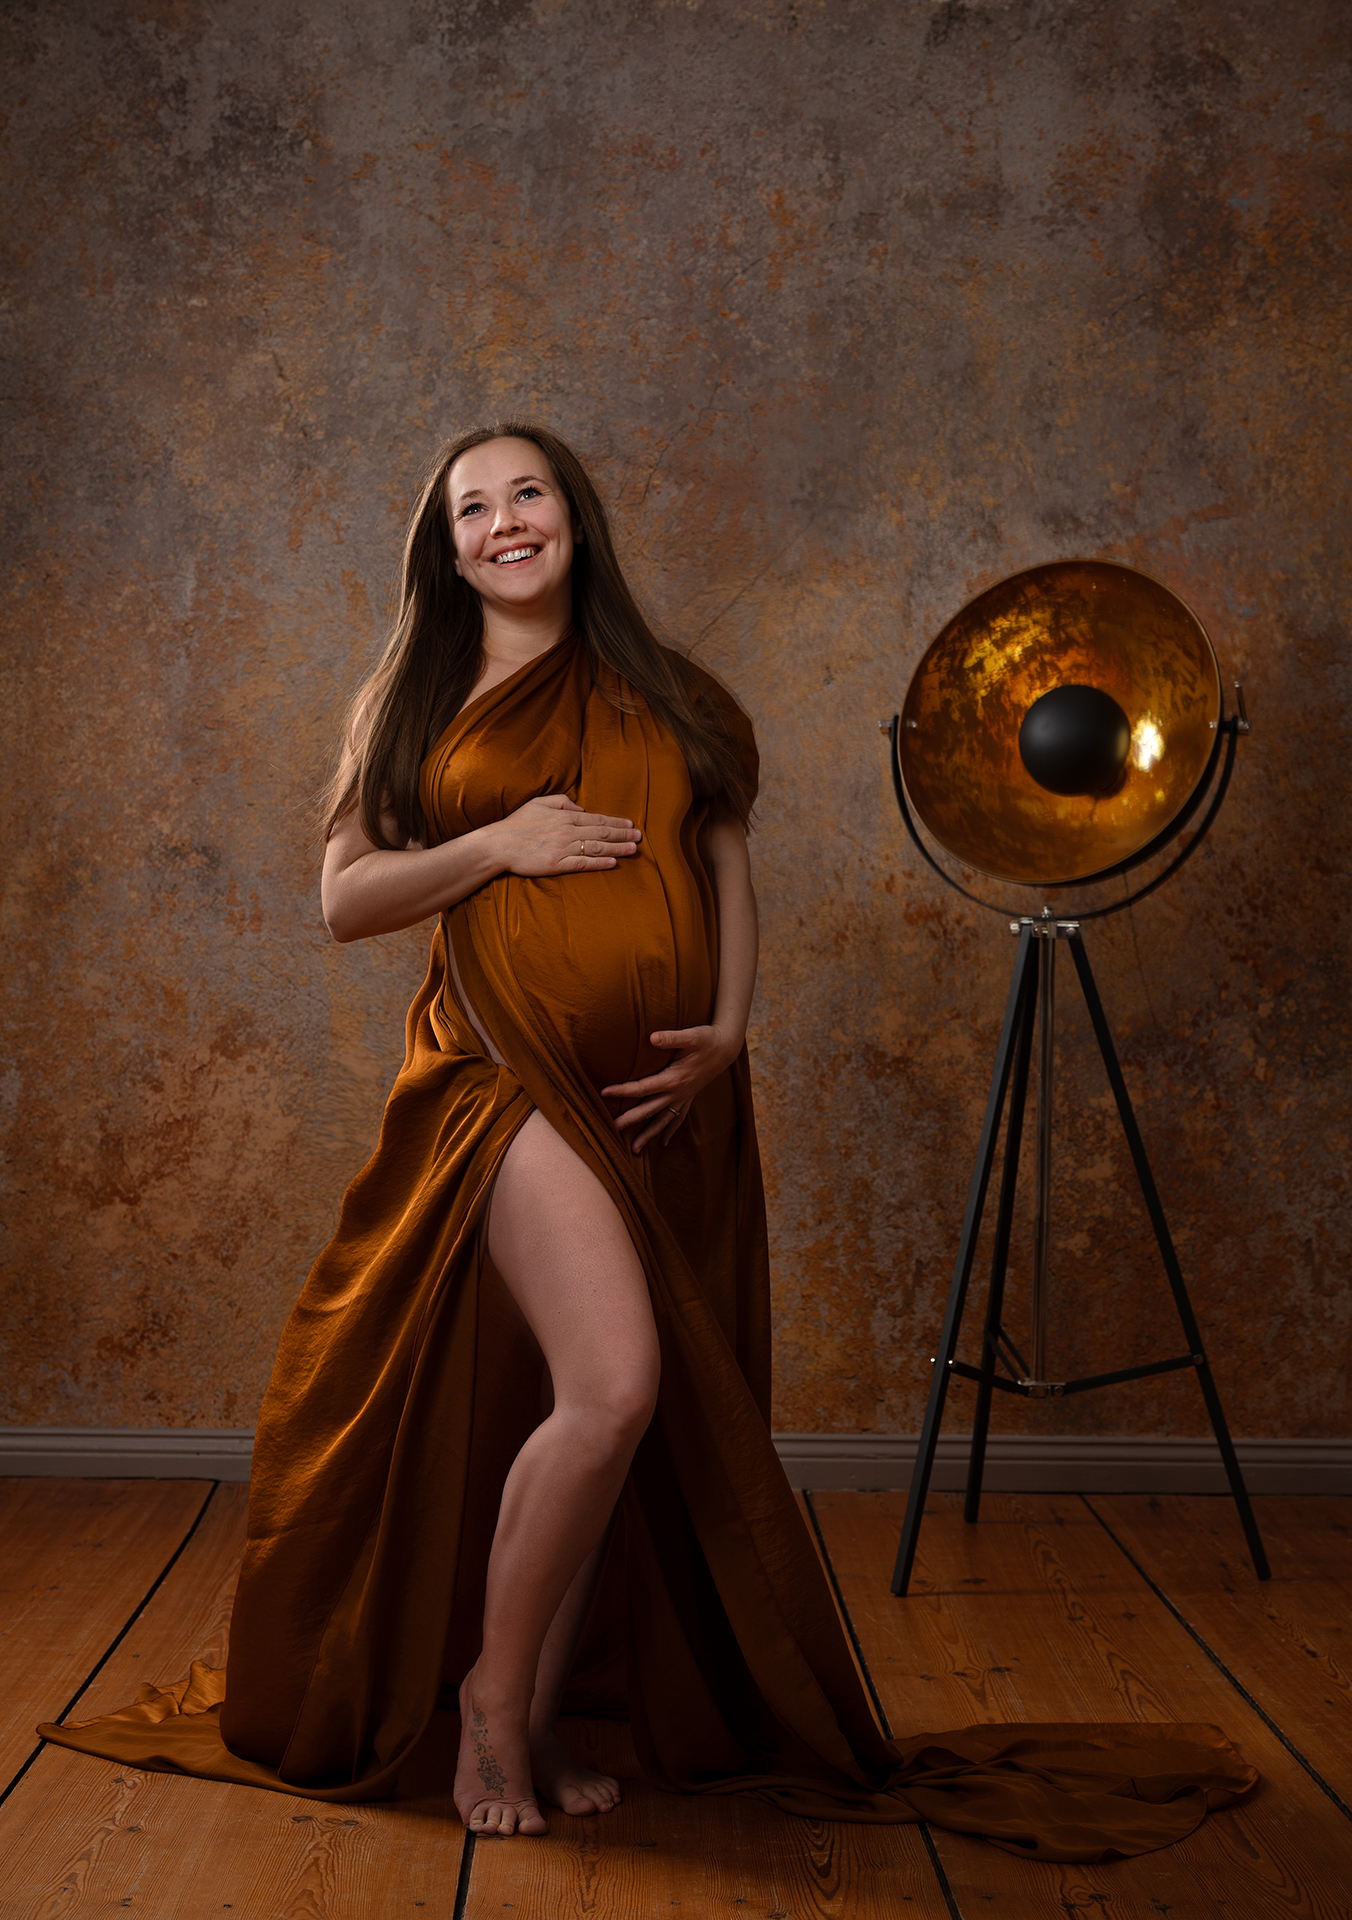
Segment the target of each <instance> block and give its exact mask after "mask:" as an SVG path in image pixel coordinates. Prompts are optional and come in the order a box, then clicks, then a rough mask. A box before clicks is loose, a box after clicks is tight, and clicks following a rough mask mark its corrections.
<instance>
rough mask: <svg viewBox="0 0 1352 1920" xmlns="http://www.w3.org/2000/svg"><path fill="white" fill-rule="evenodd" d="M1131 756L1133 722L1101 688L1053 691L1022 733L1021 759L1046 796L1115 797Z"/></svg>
mask: <svg viewBox="0 0 1352 1920" xmlns="http://www.w3.org/2000/svg"><path fill="white" fill-rule="evenodd" d="M1130 751H1131V722H1130V720H1128V718H1127V716H1126V714H1125V713H1123V711H1122V709H1121V707H1119V706H1118V704H1117V702H1116V700H1114V699H1113V697H1112V695H1111V694H1110V693H1103V692H1101V691H1100V690H1099V688H1097V687H1076V686H1070V687H1053V688H1052V691H1051V692H1050V693H1044V694H1043V696H1042V698H1041V699H1040V700H1035V701H1034V702H1033V704H1032V706H1031V707H1029V709H1028V711H1027V713H1026V714H1025V715H1024V716H1023V725H1022V726H1021V727H1020V728H1019V758H1020V759H1021V760H1022V761H1023V764H1024V766H1025V767H1027V769H1028V771H1029V773H1030V774H1031V776H1032V777H1033V779H1034V780H1036V781H1037V783H1038V785H1039V786H1040V787H1045V788H1046V789H1047V791H1048V793H1081V794H1096V795H1099V796H1100V797H1101V796H1102V795H1104V794H1108V793H1112V792H1113V791H1114V790H1115V789H1116V788H1117V787H1118V786H1119V785H1120V784H1121V780H1122V770H1123V768H1124V767H1125V766H1126V764H1127V755H1128V753H1129V752H1130Z"/></svg>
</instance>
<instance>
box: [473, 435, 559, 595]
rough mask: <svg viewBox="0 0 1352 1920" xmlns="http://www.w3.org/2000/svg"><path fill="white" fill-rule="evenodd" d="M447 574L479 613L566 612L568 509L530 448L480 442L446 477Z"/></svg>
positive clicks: (531, 445) (538, 455)
mask: <svg viewBox="0 0 1352 1920" xmlns="http://www.w3.org/2000/svg"><path fill="white" fill-rule="evenodd" d="M446 511H447V513H448V514H449V516H450V522H451V533H452V536H453V538H454V540H455V570H456V572H457V573H458V574H459V575H460V577H461V579H462V580H463V581H465V583H466V584H467V585H468V586H471V587H473V589H474V591H475V592H476V593H477V594H479V595H480V597H481V598H482V599H483V600H484V602H485V603H486V605H487V606H489V607H496V608H501V609H502V610H503V611H504V612H509V611H510V612H516V613H535V612H537V611H538V612H540V613H542V614H543V613H546V612H553V611H554V610H555V609H556V607H558V606H559V605H562V609H563V612H564V615H565V617H566V615H567V612H568V610H569V606H570V605H571V587H570V579H571V575H572V570H573V544H574V532H573V525H572V518H571V515H570V513H569V511H568V501H567V499H566V498H565V496H564V493H563V489H562V488H561V487H560V485H559V483H558V481H557V480H556V479H555V478H554V474H553V470H552V469H551V467H550V465H549V462H548V461H547V460H546V459H545V456H544V454H543V453H542V452H541V450H540V448H539V447H537V446H536V444H535V442H534V441H533V440H485V441H484V442H483V444H482V445H481V446H477V447H471V448H470V449H469V452H468V453H462V454H461V456H460V458H459V459H458V460H457V461H456V462H455V465H454V466H453V467H452V468H451V470H450V472H449V473H448V474H447V476H446Z"/></svg>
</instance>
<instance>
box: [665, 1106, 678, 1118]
mask: <svg viewBox="0 0 1352 1920" xmlns="http://www.w3.org/2000/svg"><path fill="white" fill-rule="evenodd" d="M667 1112H668V1113H674V1114H675V1115H676V1118H677V1119H678V1120H679V1119H680V1117H681V1109H680V1108H679V1107H668V1108H667Z"/></svg>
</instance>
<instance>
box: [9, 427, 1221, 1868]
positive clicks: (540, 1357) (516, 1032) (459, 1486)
mask: <svg viewBox="0 0 1352 1920" xmlns="http://www.w3.org/2000/svg"><path fill="white" fill-rule="evenodd" d="M756 778H757V763H756V752H755V746H754V742H753V739H752V734H751V728H750V725H749V722H748V721H747V719H746V716H745V715H744V714H743V713H742V712H741V710H740V708H738V707H737V705H736V704H735V702H734V701H733V700H732V699H731V698H730V697H729V695H728V694H726V693H725V692H724V691H723V689H722V688H721V687H720V686H719V685H718V684H717V683H716V682H715V681H714V680H713V679H712V678H710V677H709V676H708V675H707V674H705V673H703V672H701V671H700V670H699V669H698V668H696V667H695V666H693V665H692V664H691V663H689V662H687V661H685V660H683V659H682V658H681V657H680V656H678V655H676V654H674V653H671V652H669V651H667V650H665V649H664V648H662V647H660V646H659V645H658V644H657V642H656V641H655V640H654V639H653V637H652V635H651V634H650V632H649V630H648V628H647V626H646V625H645V623H644V621H643V618H642V616H641V614H640V612H639V610H638V608H637V606H636V604H635V602H634V600H633V598H632V596H631V594H630V593H629V590H628V588H627V587H626V585H625V582H624V578H623V575H622V573H621V571H620V568H619V565H618V562H617V560H616V558H615V554H614V550H613V547H612V544H611V539H610V533H609V529H608V526H607V522H606V517H605V513H604V510H603V509H602V506H601V503H600V501H599V499H598V497H597V495H596V492H595V490H594V488H593V486H592V485H591V482H590V481H589V479H588V477H587V475H586V473H585V471H584V470H583V468H582V466H581V465H580V463H579V462H578V460H577V458H576V456H575V455H574V454H572V453H571V452H570V450H569V449H568V448H567V447H566V446H565V445H564V444H563V443H562V442H561V441H560V440H559V439H558V438H557V436H555V435H554V434H552V433H549V432H546V431H544V430H542V429H539V428H536V427H531V426H519V425H507V426H503V427H501V428H498V429H496V430H495V431H492V432H489V431H482V432H475V433H471V434H467V435H465V436H464V437H463V438H462V439H460V440H458V441H456V442H455V443H454V444H453V445H452V446H450V447H449V448H448V449H447V450H446V451H445V453H444V455H443V457H442V458H441V459H440V461H439V462H438V464H437V467H436V469H435V472H434V474H433V476H432V478H431V480H430V482H429V484H428V486H427V487H426V489H425V490H424V493H423V496H422V499H421V502H420V504H419V507H418V509H417V511H416V514H415V517H414V522H413V526H412V530H411V533H410V536H409V541H408V546H407V551H406V555H405V568H404V590H403V601H402V610H401V616H400V619H399V622H398V625H397V627H396V630H395V633H394V636H393V638H392V640H391V642H390V645H389V648H388V649H387V652H386V656H385V659H384V661H383V662H382V664H381V666H380V668H379V669H378V671H377V672H376V674H375V676H374V677H373V679H372V680H371V682H370V683H369V685H368V686H367V688H366V689H365V691H364V693H363V694H362V696H361V697H360V699H359V700H358V703H357V706H356V710H355V715H354V719H353V722H352V725H351V728H350V730H349V734H348V737H347V749H346V755H345V758H344V760H343V763H342V766H341V768H340V769H339V772H338V774H337V777H336V782H335V788H334V791H333V794H332V795H331V811H330V818H329V823H328V828H329V830H328V838H327V852H326V858H325V864H324V880H323V901H324V912H325V917H326V919H327V921H328V924H329V927H330V928H331V930H332V931H333V933H334V934H335V936H336V937H337V938H338V939H340V940H355V939H363V938H367V937H369V936H371V935H376V934H382V933H389V932H393V931H394V930H396V929H398V928H401V927H408V926H412V925H414V924H416V923H418V922H420V921H422V920H425V919H427V918H429V917H431V916H434V915H435V916H437V918H438V927H437V932H436V934H435V937H434V939H433V943H432V955H431V964H430V967H429V970H428V974H427V978H426V980H425V982H424V984H423V987H422V990H421V992H420V993H419V994H418V996H417V998H416V999H415V1000H414V1003H413V1005H412V1007H411V1008H410V1010H409V1015H408V1027H407V1055H406V1058H405V1062H404V1066H403V1069H402V1071H401V1072H400V1074H399V1077H398V1079H397V1081H396V1083H395V1086H394V1090H393V1092H392V1094H391V1096H390V1101H389V1105H388V1107H387V1109H386V1113H385V1119H384V1124H383V1127H382V1129H381V1136H380V1143H379V1146H378V1148H377V1151H376V1154H375V1157H374V1159H373V1160H372V1161H371V1163H370V1164H369V1166H367V1168H366V1169H365V1170H364V1172H363V1173H362V1174H361V1175H360V1176H359V1177H358V1178H357V1180H356V1181H355V1182H354V1183H353V1185H352V1187H351V1189H350V1190H349V1192H348V1194H347V1197H346V1200H345V1202H344V1205H343V1212H342V1218H341V1222H340V1224H339V1228H338V1232H337V1235H336V1236H335V1238H334V1240H333V1242H332V1243H331V1245H330V1246H329V1247H328V1248H327V1250H326V1251H325V1252H324V1253H323V1254H322V1255H321V1257H320V1259H319V1261H318V1262H317V1264H316V1266H315V1269H314V1271H313V1273H312V1274H311V1276H310V1279H309V1281H308V1282H307V1284H306V1286H305V1289H304V1291H303V1292H302V1294H301V1297H300V1300H299V1302H298V1303H297V1306H296V1308H295V1311H294V1313H293V1314H292V1316H291V1319H290V1321H289V1323H288V1325H287V1327H286V1330H285V1332H284V1334H283V1337H282V1342H281V1348H280V1351H279V1354H278V1357H277V1363H276V1367H275V1369H274V1372H273V1376H272V1382H271V1385H270V1387H269V1389H268V1393H267V1396H266V1399H265V1401H264V1405H263V1410H262V1415H261V1419H260V1424H259V1429H258V1438H257V1444H256V1450H255V1458H254V1470H253V1481H252V1487H251V1493H250V1509H249V1537H248V1545H247V1549H246V1553H245V1558H244V1563H243V1568H242V1571H241V1575H240V1582H239V1589H238V1594H237V1597H236V1602H235V1610H234V1615H233V1621H232V1627H231V1643H230V1657H229V1664H228V1667H227V1669H226V1671H225V1673H224V1674H221V1673H219V1672H213V1671H211V1670H209V1669H207V1668H206V1667H204V1666H203V1665H201V1664H200V1663H199V1664H198V1665H196V1666H195V1667H194V1669H193V1673H192V1677H191V1679H190V1680H188V1681H183V1682H179V1683H178V1684H177V1685H174V1686H169V1687H162V1688H160V1687H155V1686H146V1687H143V1688H142V1691H141V1698H140V1699H139V1700H138V1701H137V1702H136V1703H135V1705H133V1706H131V1707H129V1708H127V1709H124V1710H123V1711H122V1712H121V1713H119V1714H114V1715H109V1716H106V1717H105V1718H103V1719H102V1720H99V1721H95V1722H91V1723H88V1724H87V1725H85V1726H82V1727H63V1728H57V1727H51V1726H48V1727H44V1728H43V1729H42V1731H43V1732H44V1733H45V1734H46V1735H47V1736H48V1737H49V1738H51V1739H56V1740H60V1741H62V1742H63V1743H64V1744H66V1745H69V1746H74V1747H79V1748H82V1749H83V1750H85V1751H87V1752H92V1753H98V1754H103V1755H105V1756H107V1757H108V1758H111V1759H115V1760H118V1761H120V1762H121V1763H123V1764H129V1765H134V1766H143V1767H145V1766H150V1767H156V1766H158V1767H172V1768H176V1769H181V1770H183V1771H187V1772H191V1773H198V1774H206V1775H209V1776H212V1777H215V1778H221V1779H227V1780H236V1781H248V1782H252V1783H254V1784H256V1785H259V1786H265V1787H271V1788H273V1789H278V1790H281V1791H290V1792H294V1793H298V1794H303V1795H305V1796H306V1797H308V1798H314V1799H332V1800H370V1799H378V1798H381V1797H384V1796H387V1795H390V1794H393V1793H395V1792H396V1791H397V1790H398V1785H399V1775H400V1771H401V1769H402V1768H405V1767H406V1766H407V1764H408V1762H409V1760H410V1756H411V1755H412V1753H413V1751H414V1749H415V1748H416V1747H417V1745H418V1743H419V1741H420V1740H421V1739H422V1737H423V1735H424V1734H425V1732H426V1731H427V1729H428V1727H429V1723H430V1722H431V1721H432V1716H433V1713H434V1709H435V1708H436V1706H437V1704H438V1701H439V1700H441V1701H442V1702H443V1704H455V1702H456V1701H457V1698H458V1704H459V1709H460V1715H461V1722H460V1750H459V1759H458V1765H457V1770H456V1776H455V1800H456V1805H457V1806H458V1808H459V1809H460V1812H461V1815H462V1816H463V1818H464V1819H465V1821H466V1824H467V1825H468V1826H469V1827H470V1828H471V1829H472V1830H474V1831H476V1832H480V1833H496V1834H500V1835H508V1834H512V1833H517V1834H538V1833H542V1832H544V1831H545V1830H546V1826H547V1815H546V1814H545V1812H544V1811H542V1806H541V1803H542V1802H546V1803H552V1804H553V1805H554V1806H556V1807H559V1808H562V1809H564V1810H565V1811H566V1812H568V1813H573V1814H599V1813H605V1812H607V1811H609V1810H610V1809H611V1808H613V1807H614V1806H615V1805H616V1803H617V1802H618V1799H619V1791H620V1790H619V1786H618V1784H617V1783H616V1781H614V1780H613V1779H610V1778H608V1777H606V1776H603V1775H598V1774H594V1773H588V1772H585V1771H581V1770H579V1769H576V1768H575V1767H573V1766H572V1765H571V1763H570V1762H569V1759H568V1757H567V1754H566V1752H565V1750H564V1748H563V1745H562V1744H561V1742H560V1740H559V1738H558V1734H557V1731H556V1721H557V1719H558V1716H559V1713H560V1709H561V1707H562V1706H564V1705H565V1704H567V1705H569V1706H571V1707H572V1708H574V1709H575V1710H576V1709H586V1708H590V1709H591V1710H592V1711H610V1712H613V1713H619V1714H623V1715H625V1716H627V1718H628V1720H629V1722H630V1725H631V1728H632V1732H633V1737H634V1742H635V1746H636V1749H637V1752H638V1756H639V1759H640V1762H641V1764H642V1767H643V1771H644V1773H645V1775H646V1776H647V1777H648V1779H649V1780H650V1781H652V1782H653V1783H655V1784H657V1785H659V1786H663V1787H667V1788H671V1789H675V1790H678V1791H684V1792H692V1793H726V1792H730V1791H735V1790H747V1789H752V1790H756V1791H759V1792H760V1793H762V1794H765V1795H768V1796H769V1797H771V1798H773V1799H775V1800H776V1801H778V1803H779V1804H780V1805H781V1806H783V1807H785V1808H786V1809H787V1810H789V1811H791V1812H796V1813H801V1814H808V1815H811V1816H813V1817H816V1818H824V1819H832V1818H835V1819H851V1820H874V1821H907V1820H915V1819H920V1818H925V1819H929V1820H932V1821H935V1822H936V1823H938V1824H940V1825H943V1826H947V1827H952V1828H957V1829H959V1830H962V1831H966V1832H969V1833H980V1834H985V1835H986V1836H987V1837H988V1838H990V1839H992V1840H994V1841H995V1842H996V1843H997V1844H999V1845H1004V1846H1007V1847H1009V1848H1010V1849H1011V1850H1014V1851H1018V1852H1021V1853H1024V1854H1033V1855H1038V1856H1041V1857H1044V1858H1053V1859H1063V1860H1090V1859H1097V1858H1102V1857H1103V1856H1104V1855H1105V1853H1107V1852H1117V1853H1136V1852H1143V1851H1146V1850H1148V1849H1149V1848H1151V1847H1156V1846H1161V1845H1163V1844H1165V1843H1166V1842H1167V1841H1169V1840H1171V1839H1176V1838H1179V1837H1181V1836H1182V1835H1183V1834H1185V1833H1187V1832H1189V1831H1191V1829H1192V1828H1193V1827H1194V1826H1195V1825H1196V1824H1197V1823H1198V1821H1200V1820H1201V1819H1202V1818H1203V1817H1204V1815H1205V1812H1206V1809H1207V1806H1208V1804H1210V1805H1212V1806H1215V1805H1220V1804H1223V1803H1224V1802H1225V1801H1226V1800H1227V1799H1229V1798H1233V1797H1234V1795H1235V1794H1236V1793H1237V1792H1240V1791H1242V1790H1243V1789H1244V1788H1245V1787H1246V1786H1248V1785H1249V1784H1251V1782H1252V1779H1253V1777H1254V1776H1253V1774H1252V1771H1251V1770H1250V1769H1249V1768H1247V1767H1245V1765H1244V1764H1243V1762H1242V1761H1240V1760H1239V1758H1238V1756H1237V1755H1235V1753H1234V1752H1233V1749H1231V1748H1230V1747H1229V1745H1228V1743H1227V1742H1226V1741H1225V1739H1224V1737H1223V1736H1221V1735H1220V1734H1218V1733H1214V1731H1212V1732H1209V1731H1207V1730H1202V1729H1196V1728H1192V1729H1182V1730H1180V1729H1168V1728H1159V1727H1149V1728H1147V1727H1134V1726H1129V1727H1113V1728H1104V1727H1075V1728H1047V1727H1028V1726H1020V1727H1009V1728H1003V1727H974V1728H967V1729H965V1730H963V1731H962V1732H958V1733H950V1734H943V1735H920V1736H915V1737H911V1738H908V1739H906V1740H903V1741H899V1742H893V1741H890V1740H887V1739H885V1738H884V1737H883V1735H882V1733H881V1731H880V1730H879V1728H878V1726H877V1724H876V1722H875V1720H874V1718H873V1715H872V1712H871V1710H870V1708H869V1704H868V1701H867V1699H866V1697H865V1694H864V1692H863V1689H862V1687H861V1685H860V1682H859V1680H858V1677H857V1675H856V1671H855V1668H854V1664H853V1661H852V1658H851V1655H850V1651H849V1648H848V1645H847V1643H846V1640H845V1637H844V1635H843V1633H842V1631H841V1628H840V1625H839V1622H838V1619H837V1615H836V1612H835V1608H834V1604H833V1601H832V1598H831V1594H830V1591H829V1589H828V1587H827V1584H826V1581H825V1578H824V1576H823V1574H822V1571H821V1568H820V1565H819V1562H818V1560H817V1556H816V1552H815V1550H814V1548H813V1545H812V1542H811V1540H810V1538H809V1536H808V1534H807V1531H806V1529H805V1527H804V1525H803V1522H802V1520H801V1518H800V1516H799V1513H798V1509H797V1506H796V1504H795V1502H794V1499H793V1497H792V1494H791V1492H790V1489H789V1487H788V1485H787V1483H786V1481H785V1478H784V1475H783V1472H782V1470H781V1468H780V1466H779V1462H778V1459H777V1457H776V1454H775V1451H774V1447H773V1444H772V1441H771V1438H770V1432H769V1286H768V1275H767V1264H766V1239H765V1215H764V1206H763V1201H762V1194H761V1184H760V1174H759V1167H758V1161H757V1154H756V1144H755V1131H754V1125H753V1120H752V1112H751V1095H750V1083H749V1076H748V1069H747V1059H746V1050H745V1045H744V1035H745V1030H746V1022H747V1013H748V1009H749V1006H750V1001H751V992H752V986H753V982H754V977H755V968H756V914H755V905H754V901H753V898H752V892H751V884H750V875H749V865H748V859H747V844H746V831H745V829H746V821H747V816H748V813H749V810H750V807H751V803H752V801H753V799H754V796H755V787H756Z"/></svg>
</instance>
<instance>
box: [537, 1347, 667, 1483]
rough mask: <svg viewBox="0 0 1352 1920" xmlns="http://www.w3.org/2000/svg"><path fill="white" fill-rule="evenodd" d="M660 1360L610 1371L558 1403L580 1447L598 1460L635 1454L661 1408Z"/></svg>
mask: <svg viewBox="0 0 1352 1920" xmlns="http://www.w3.org/2000/svg"><path fill="white" fill-rule="evenodd" d="M658 1377H659V1374H658V1364H657V1361H656V1359H655V1358H654V1359H652V1360H651V1361H648V1360H646V1359H645V1360H644V1361H642V1362H639V1363H637V1364H635V1365H631V1366H627V1367H619V1368H607V1369H604V1370H602V1371H601V1372H600V1373H598V1374H597V1375H594V1376H593V1377H592V1378H591V1379H590V1380H588V1381H586V1382H585V1383H583V1382H579V1383H578V1385H577V1389H576V1390H575V1391H571V1392H564V1393H563V1394H561V1395H560V1396H559V1397H558V1399H557V1400H556V1403H555V1412H556V1413H558V1414H560V1415H561V1416H562V1417H563V1418H564V1420H566V1421H567V1423H568V1424H569V1425H570V1426H572V1427H573V1428H574V1429H575V1431H576V1432H577V1435H578V1439H579V1443H580V1444H581V1445H582V1446H584V1447H585V1448H586V1449H587V1451H588V1452H595V1453H596V1454H597V1455H598V1457H601V1458H607V1459H608V1458H612V1457H614V1456H616V1455H620V1454H629V1453H632V1452H633V1450H634V1448H635V1447H636V1446H637V1445H638V1443H639V1441H640V1440H641V1439H642V1438H643V1435H644V1434H645V1433H646V1431H647V1429H648V1424H649V1422H650V1421H651V1419H652V1417H653V1413H654V1412H655V1410H656V1407H657V1386H658Z"/></svg>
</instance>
